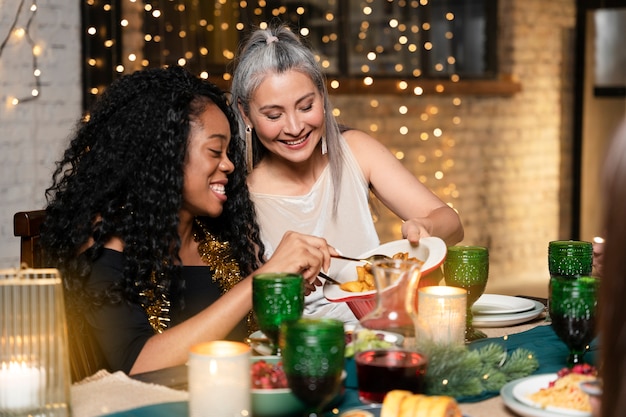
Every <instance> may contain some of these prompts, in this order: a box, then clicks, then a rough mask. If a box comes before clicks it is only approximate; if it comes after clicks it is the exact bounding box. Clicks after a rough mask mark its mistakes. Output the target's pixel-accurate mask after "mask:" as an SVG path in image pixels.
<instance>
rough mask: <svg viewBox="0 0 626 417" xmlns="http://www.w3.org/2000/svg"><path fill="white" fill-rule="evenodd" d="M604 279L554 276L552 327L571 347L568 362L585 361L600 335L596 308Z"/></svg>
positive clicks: (551, 283)
mask: <svg viewBox="0 0 626 417" xmlns="http://www.w3.org/2000/svg"><path fill="white" fill-rule="evenodd" d="M599 288H600V280H599V279H598V278H596V277H590V276H583V277H577V278H572V277H558V276H553V277H551V278H550V293H549V300H550V301H549V307H548V308H549V311H550V319H551V326H552V329H554V332H555V333H556V335H557V336H558V337H559V339H561V340H562V341H563V342H564V343H565V345H567V348H568V349H569V355H568V358H567V364H568V365H569V366H573V365H576V364H578V363H582V361H583V355H584V354H585V352H586V351H587V350H588V349H589V343H591V341H592V340H593V338H594V337H595V335H596V311H597V306H598V291H599Z"/></svg>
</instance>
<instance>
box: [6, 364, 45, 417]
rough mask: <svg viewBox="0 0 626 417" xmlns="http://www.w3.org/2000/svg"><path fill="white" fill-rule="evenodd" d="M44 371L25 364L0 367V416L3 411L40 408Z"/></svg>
mask: <svg viewBox="0 0 626 417" xmlns="http://www.w3.org/2000/svg"><path fill="white" fill-rule="evenodd" d="M44 381H45V371H44V370H43V369H39V368H36V367H33V366H30V365H29V364H28V363H25V362H17V361H10V362H2V364H1V365H0V414H4V413H3V412H4V411H20V410H34V409H36V408H38V407H39V406H40V404H41V403H40V397H41V390H42V388H43V385H44Z"/></svg>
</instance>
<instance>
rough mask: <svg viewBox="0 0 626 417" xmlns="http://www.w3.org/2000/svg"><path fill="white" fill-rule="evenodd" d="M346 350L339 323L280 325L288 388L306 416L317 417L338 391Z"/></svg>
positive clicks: (303, 320) (308, 320)
mask: <svg viewBox="0 0 626 417" xmlns="http://www.w3.org/2000/svg"><path fill="white" fill-rule="evenodd" d="M345 347H346V340H345V334H344V328H343V322H341V321H339V320H335V319H313V318H301V319H299V320H296V321H289V322H284V323H283V324H282V325H281V332H280V348H281V352H282V357H283V369H284V370H285V375H286V376H287V382H288V383H289V388H291V391H292V392H293V394H294V395H295V396H296V397H298V398H299V399H300V401H301V402H302V403H303V404H304V405H305V406H306V410H305V414H304V415H305V416H306V417H309V416H320V415H321V412H322V410H323V409H324V407H325V406H326V405H327V404H328V403H329V402H330V401H331V400H332V399H333V398H334V397H335V395H336V394H337V393H338V392H339V389H340V387H341V373H342V372H343V369H344V354H345Z"/></svg>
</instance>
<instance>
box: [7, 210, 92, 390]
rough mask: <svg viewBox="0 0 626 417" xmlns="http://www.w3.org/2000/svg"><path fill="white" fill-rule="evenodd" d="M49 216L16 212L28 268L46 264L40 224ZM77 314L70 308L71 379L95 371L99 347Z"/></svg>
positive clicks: (15, 224) (17, 230) (22, 255)
mask: <svg viewBox="0 0 626 417" xmlns="http://www.w3.org/2000/svg"><path fill="white" fill-rule="evenodd" d="M45 216H46V211H45V210H31V211H20V212H17V213H15V214H14V215H13V234H14V235H15V236H18V237H19V238H20V264H22V265H24V264H26V265H27V266H28V267H29V268H45V267H47V266H49V265H45V262H44V256H43V250H42V248H41V245H40V244H39V236H40V233H41V225H42V224H43V221H44V219H45ZM81 328H82V326H79V325H78V323H77V318H76V317H74V316H72V314H71V311H67V332H68V339H69V348H70V355H69V356H70V369H71V373H72V382H76V381H80V380H82V379H83V378H85V377H87V376H90V375H92V374H94V373H96V372H97V371H98V370H99V366H98V360H97V359H96V358H98V356H99V355H98V354H97V353H96V352H97V350H96V349H98V348H97V346H96V344H95V343H94V341H93V339H92V336H91V335H90V334H88V332H86V331H84V330H82V329H81Z"/></svg>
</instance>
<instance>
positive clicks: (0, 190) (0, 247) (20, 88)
mask: <svg viewBox="0 0 626 417" xmlns="http://www.w3.org/2000/svg"><path fill="white" fill-rule="evenodd" d="M19 3H20V1H19V0H0V42H1V41H3V40H4V39H5V38H6V37H7V35H8V34H9V28H10V27H11V25H12V23H13V20H14V19H15V16H16V15H17V11H18V6H19ZM30 6H31V3H30V2H29V1H26V2H25V3H24V7H23V8H22V11H21V13H20V15H19V16H18V20H17V22H18V23H17V27H23V26H25V25H26V23H27V20H28V18H29V16H30V13H31V12H30V10H29V8H30ZM79 32H80V4H79V2H68V1H66V0H48V1H39V2H38V9H37V12H36V14H35V17H34V20H33V22H32V23H31V26H30V32H29V33H30V36H31V38H32V39H33V41H34V42H35V44H36V45H39V46H40V47H41V55H40V56H39V57H38V66H39V69H40V70H41V84H42V87H41V92H40V96H39V97H38V98H37V99H35V100H33V101H29V102H25V103H22V104H18V106H16V107H12V106H10V105H8V103H7V99H8V97H16V96H17V97H25V96H28V95H29V94H30V91H31V90H32V88H33V86H34V82H33V75H32V74H33V73H32V64H31V48H30V46H29V44H28V43H27V42H26V41H25V40H24V39H17V38H16V37H15V36H12V37H11V38H10V39H9V40H8V42H7V45H6V47H5V49H4V51H3V53H2V55H1V56H0V268H12V267H17V266H18V265H19V240H18V238H17V237H14V236H13V214H14V213H15V212H17V211H20V210H32V209H37V208H42V207H43V206H44V204H45V197H44V191H45V188H46V187H47V186H49V185H50V179H51V175H52V170H53V169H54V163H55V161H56V160H58V159H59V158H60V156H61V152H62V150H63V149H64V148H65V144H66V142H67V137H68V135H69V133H70V132H71V130H72V128H73V126H74V123H75V122H76V120H77V119H78V118H79V117H80V114H81V74H80V50H81V46H80V33H79Z"/></svg>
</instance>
